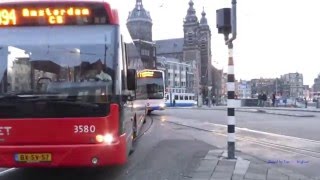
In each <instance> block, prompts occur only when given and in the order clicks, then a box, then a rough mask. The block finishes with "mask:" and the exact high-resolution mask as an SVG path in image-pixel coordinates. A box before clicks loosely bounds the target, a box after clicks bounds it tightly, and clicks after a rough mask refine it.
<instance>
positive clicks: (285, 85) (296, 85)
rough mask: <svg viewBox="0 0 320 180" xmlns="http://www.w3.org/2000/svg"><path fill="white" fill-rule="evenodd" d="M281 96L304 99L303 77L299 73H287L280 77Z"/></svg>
mask: <svg viewBox="0 0 320 180" xmlns="http://www.w3.org/2000/svg"><path fill="white" fill-rule="evenodd" d="M280 79H281V81H282V84H281V86H282V87H281V94H282V96H286V97H292V98H299V97H300V98H301V97H304V93H303V90H304V85H303V75H302V74H300V73H288V74H284V75H282V76H281V78H280Z"/></svg>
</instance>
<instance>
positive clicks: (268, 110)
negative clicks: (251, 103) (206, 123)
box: [168, 106, 320, 117]
mask: <svg viewBox="0 0 320 180" xmlns="http://www.w3.org/2000/svg"><path fill="white" fill-rule="evenodd" d="M168 109H197V110H227V107H226V106H213V107H208V106H202V107H197V106H194V107H168ZM236 111H238V112H252V113H265V114H273V115H282V116H293V117H315V115H314V114H301V113H300V114H299V112H303V113H305V112H310V113H320V109H302V108H277V107H237V108H236ZM280 111H286V112H280Z"/></svg>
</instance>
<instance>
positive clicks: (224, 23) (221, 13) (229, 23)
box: [217, 0, 237, 159]
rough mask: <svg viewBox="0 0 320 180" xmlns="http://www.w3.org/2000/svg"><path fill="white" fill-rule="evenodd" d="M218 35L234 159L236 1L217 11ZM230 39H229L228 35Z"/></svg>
mask: <svg viewBox="0 0 320 180" xmlns="http://www.w3.org/2000/svg"><path fill="white" fill-rule="evenodd" d="M217 28H218V33H220V34H223V35H224V39H225V42H226V45H227V46H228V54H229V60H228V80H227V89H228V114H227V115H228V128H227V129H228V159H235V124H236V118H235V104H236V103H235V75H234V61H233V41H234V40H235V39H236V37H237V1H236V0H232V9H230V8H224V9H219V10H217ZM230 33H232V37H231V38H230V39H229V34H230Z"/></svg>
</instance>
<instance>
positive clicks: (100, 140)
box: [96, 134, 114, 144]
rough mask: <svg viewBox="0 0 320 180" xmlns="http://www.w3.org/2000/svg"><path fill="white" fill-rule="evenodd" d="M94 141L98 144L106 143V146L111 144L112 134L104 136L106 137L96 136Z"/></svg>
mask: <svg viewBox="0 0 320 180" xmlns="http://www.w3.org/2000/svg"><path fill="white" fill-rule="evenodd" d="M96 141H97V142H98V143H106V144H111V143H113V141H114V138H113V136H112V134H106V135H104V136H103V135H100V134H99V135H97V136H96Z"/></svg>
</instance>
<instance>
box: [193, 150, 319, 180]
mask: <svg viewBox="0 0 320 180" xmlns="http://www.w3.org/2000/svg"><path fill="white" fill-rule="evenodd" d="M237 154H238V153H237ZM239 154H240V156H241V157H242V158H241V157H237V159H235V160H230V159H227V158H226V157H227V152H226V151H224V150H221V149H218V150H211V151H209V152H208V154H207V155H206V157H205V158H204V159H202V160H201V162H200V165H199V167H198V168H197V169H196V170H195V171H194V172H193V176H192V180H320V179H319V178H317V179H313V178H310V177H306V176H304V175H302V174H298V173H296V172H294V171H291V170H289V169H284V168H281V167H276V165H272V164H268V163H267V162H264V161H261V160H257V159H255V158H253V157H250V156H248V155H245V154H242V153H239Z"/></svg>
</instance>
